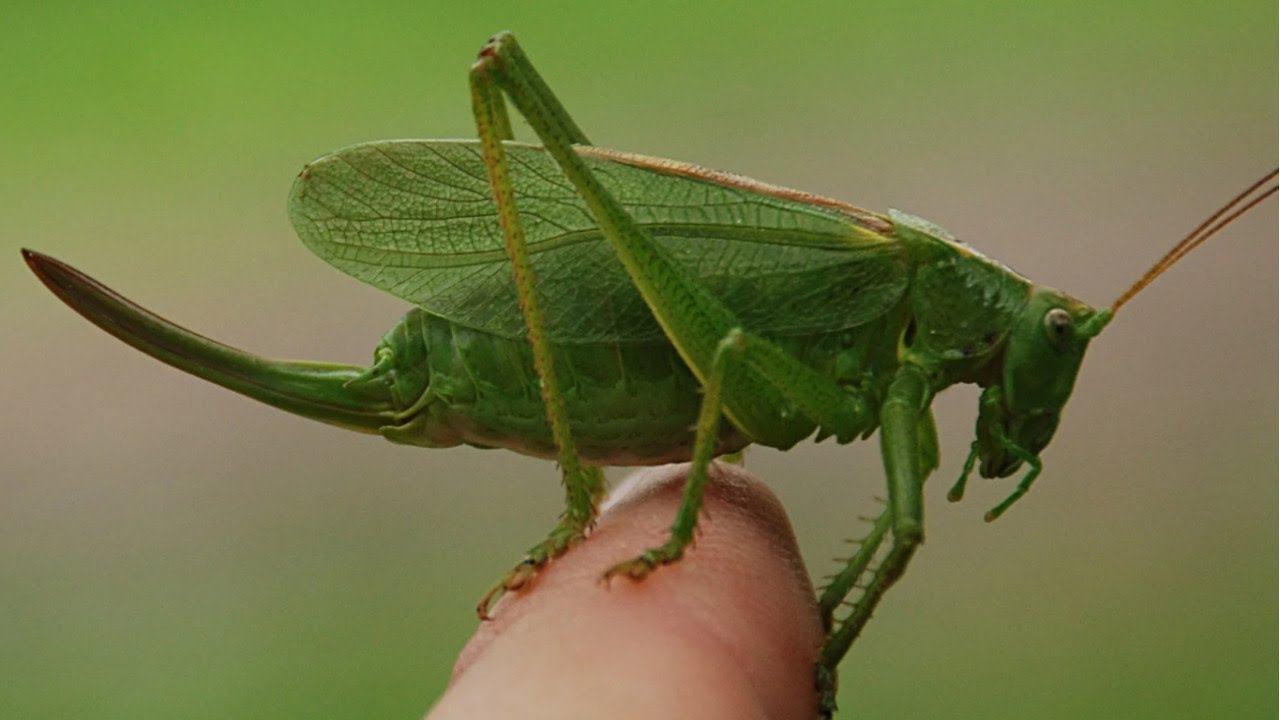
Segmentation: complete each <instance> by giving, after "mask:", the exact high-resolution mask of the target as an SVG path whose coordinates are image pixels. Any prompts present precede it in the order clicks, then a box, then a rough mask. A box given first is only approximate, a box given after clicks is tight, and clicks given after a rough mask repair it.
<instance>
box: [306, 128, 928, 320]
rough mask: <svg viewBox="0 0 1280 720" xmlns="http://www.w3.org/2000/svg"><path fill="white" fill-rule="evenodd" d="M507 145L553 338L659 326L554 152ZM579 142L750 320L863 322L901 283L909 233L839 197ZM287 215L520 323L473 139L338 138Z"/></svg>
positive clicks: (386, 280)
mask: <svg viewBox="0 0 1280 720" xmlns="http://www.w3.org/2000/svg"><path fill="white" fill-rule="evenodd" d="M507 153H508V158H509V162H510V165H511V174H512V180H513V183H514V184H515V188H516V197H517V204H518V206H519V210H520V217H521V222H522V224H523V227H524V229H525V233H526V239H527V242H528V245H529V252H530V255H531V257H532V259H533V267H534V273H535V275H536V277H537V281H538V288H539V292H540V294H541V298H542V307H543V312H544V313H545V315H546V322H547V328H548V332H549V334H550V336H551V338H552V340H554V341H556V342H558V343H595V342H637V341H650V340H654V339H657V338H659V337H660V336H661V334H662V331H661V329H660V328H659V327H658V324H657V322H656V321H655V320H654V319H653V316H652V315H651V313H650V312H649V309H648V308H647V307H646V306H645V304H644V301H643V299H642V298H641V297H640V294H639V292H637V291H636V289H635V288H634V286H633V285H632V284H631V282H630V280H629V279H628V276H627V274H626V271H625V270H624V269H623V267H622V264H621V263H620V262H619V261H618V259H617V258H616V257H615V256H614V254H613V251H612V250H611V248H610V246H609V243H608V241H607V240H606V238H604V236H603V235H602V233H601V232H600V230H599V228H597V227H596V224H595V222H594V221H593V220H592V218H591V216H590V214H589V213H588V211H587V207H586V204H585V203H584V202H583V201H582V199H581V198H580V197H579V196H578V195H577V193H576V192H575V191H574V189H573V187H572V186H571V185H570V184H569V182H568V180H567V179H566V178H565V177H564V176H563V175H561V174H560V172H559V169H558V167H557V166H556V164H555V162H554V160H553V159H552V158H551V157H550V156H549V155H548V154H547V153H546V152H545V151H543V149H542V148H540V147H537V146H530V145H523V144H518V143H508V145H507ZM583 154H584V158H585V160H586V161H587V164H588V166H589V167H590V168H591V170H592V171H593V172H594V173H595V174H596V175H598V176H599V177H600V179H601V181H602V182H603V184H604V186H605V187H606V188H607V189H608V190H609V191H610V192H612V193H613V194H614V195H615V196H616V197H617V198H618V199H619V200H620V201H621V202H622V204H623V205H624V206H625V207H626V208H627V210H628V211H629V212H630V213H631V215H632V216H633V217H634V218H635V219H636V221H637V222H639V224H640V225H641V226H643V227H644V228H646V229H647V230H648V231H649V233H650V234H651V235H652V236H653V238H654V239H655V241H656V242H657V243H658V244H659V245H661V246H662V247H663V248H664V249H665V250H666V251H667V253H668V254H669V256H670V257H671V258H672V259H673V260H674V261H675V262H677V263H679V264H681V265H683V266H684V267H686V268H688V270H689V272H690V273H692V274H693V275H695V276H697V277H698V278H700V279H701V281H702V282H704V283H705V284H706V286H707V287H708V288H709V289H710V290H711V291H712V292H713V293H714V294H715V295H716V296H717V297H719V298H720V299H721V300H722V301H723V302H724V303H725V304H726V305H727V306H728V307H729V308H730V309H732V310H733V312H734V313H735V314H736V316H737V317H738V319H739V320H741V321H742V323H743V325H744V327H745V328H747V329H748V330H751V331H753V332H757V333H762V334H771V335H799V334H806V333H816V332H829V331H835V330H840V329H844V328H849V327H854V326H857V325H860V324H862V323H865V322H868V321H870V320H872V319H874V318H876V317H878V316H880V315H881V314H883V313H884V312H885V311H886V310H887V309H888V308H889V307H891V306H892V305H893V304H894V303H895V302H896V301H897V300H898V299H899V298H900V297H901V295H902V293H903V291H904V289H905V287H906V282H907V280H906V270H905V267H906V265H905V262H906V260H905V255H904V252H903V248H902V246H901V244H900V243H899V242H897V241H896V240H895V239H893V237H892V236H891V235H889V234H881V233H880V232H877V231H874V230H871V229H868V228H867V227H866V225H867V223H866V222H859V221H858V218H857V217H854V216H851V215H850V214H849V213H848V212H844V211H842V210H840V209H839V208H834V207H828V206H824V205H822V204H819V203H816V202H812V201H808V200H806V199H805V197H804V196H802V195H800V194H798V193H796V194H794V195H795V196H794V197H788V196H786V195H785V194H783V193H780V192H775V191H776V190H778V189H776V188H767V186H760V187H761V188H765V190H757V189H753V187H752V186H751V185H749V184H745V183H744V182H734V181H733V180H732V179H726V178H731V176H723V175H719V174H716V173H710V172H707V173H705V174H699V173H698V172H696V171H697V170H698V169H697V168H693V166H688V165H676V164H672V165H659V164H656V163H659V162H661V161H655V164H652V165H649V166H646V164H645V162H644V159H643V158H637V157H636V156H619V157H626V158H627V159H629V160H630V162H622V161H619V160H617V159H614V158H610V157H607V156H603V155H601V154H599V153H594V152H591V151H588V150H586V149H584V151H583ZM672 168H675V169H674V170H673V169H672ZM691 168H692V169H693V171H691V170H690V169H691ZM739 180H740V179H739ZM746 183H749V181H746ZM289 214H290V218H291V219H292V221H293V225H294V227H295V229H296V230H297V232H298V234H299V236H301V238H302V240H303V242H304V243H306V245H307V247H309V248H310V249H311V250H312V251H313V252H315V253H316V254H317V255H319V256H320V257H321V258H323V259H325V260H326V261H328V262H329V263H331V264H332V265H334V266H335V267H337V268H338V269H340V270H342V271H343V272H346V273H348V274H350V275H352V276H353V277H355V278H357V279H359V280H362V281H364V282H366V283H369V284H370V285H373V286H375V287H378V288H381V289H383V290H386V291H387V292H390V293H391V294H393V295H396V296H397V297H400V298H403V299H404V300H407V301H409V302H411V303H414V304H416V305H419V306H421V307H423V308H425V309H426V310H428V311H429V312H431V313H434V314H437V315H440V316H442V317H445V318H448V319H450V320H453V321H455V322H457V323H459V324H462V325H466V326H469V327H473V328H477V329H481V330H485V331H488V332H492V333H495V334H499V335H503V336H508V337H518V336H521V335H522V334H523V333H524V321H523V319H522V317H521V314H520V310H519V304H518V301H517V298H516V292H515V285H514V283H513V281H512V276H511V267H510V265H509V263H508V261H507V257H506V254H505V251H504V241H503V237H502V231H501V228H500V227H499V226H498V222H497V215H496V213H495V210H494V204H493V199H492V194H491V191H490V189H489V186H488V182H487V176H486V173H485V167H484V163H483V161H482V159H481V155H480V148H479V145H478V144H477V143H476V142H468V141H440V140H397V141H384V142H376V143H368V144H364V145H356V146H353V147H349V148H345V149H343V150H339V151H337V152H335V153H333V154H332V155H328V156H326V157H323V158H321V159H319V160H317V161H316V162H314V163H312V164H310V165H308V166H307V167H306V168H305V169H304V170H303V171H302V173H301V174H300V175H299V176H298V179H297V181H296V182H295V183H294V186H293V191H292V193H291V197H290V203H289ZM865 217H868V218H874V217H875V216H872V215H871V214H869V213H867V214H865Z"/></svg>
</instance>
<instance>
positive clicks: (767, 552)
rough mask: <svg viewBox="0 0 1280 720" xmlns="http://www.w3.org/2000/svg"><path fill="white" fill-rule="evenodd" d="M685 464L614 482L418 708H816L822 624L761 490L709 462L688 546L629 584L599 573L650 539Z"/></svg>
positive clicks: (661, 532)
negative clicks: (588, 522) (570, 539)
mask: <svg viewBox="0 0 1280 720" xmlns="http://www.w3.org/2000/svg"><path fill="white" fill-rule="evenodd" d="M687 470H688V467H687V466H684V465H676V466H664V467H658V468H650V469H646V470H644V471H641V472H638V473H636V474H635V475H633V476H631V477H630V478H628V479H627V480H626V481H624V483H622V485H620V487H619V488H618V489H617V490H616V491H615V492H614V494H613V497H612V498H611V499H610V500H609V501H608V502H607V503H606V505H605V506H604V511H603V514H602V516H601V517H600V520H599V523H598V524H597V526H596V528H595V530H594V531H593V532H592V533H591V536H590V538H589V540H588V541H587V542H584V543H582V544H581V545H578V546H577V547H575V548H574V551H573V552H570V553H566V554H565V555H564V556H562V557H560V558H558V559H556V560H555V561H554V562H552V563H550V564H549V565H548V566H547V567H546V569H544V570H543V571H542V572H541V573H539V574H538V577H537V580H536V586H537V592H527V593H513V594H508V595H506V596H504V597H503V599H502V600H501V601H500V602H499V603H498V604H497V605H496V606H495V607H494V611H493V619H492V620H490V621H488V622H484V623H482V624H481V625H480V626H479V628H478V629H477V631H476V633H475V635H474V636H473V637H472V638H471V640H470V641H469V642H468V644H467V646H466V647H465V648H464V649H463V651H462V653H461V655H460V656H459V658H458V662H457V665H456V666H455V668H454V672H453V677H452V679H451V681H450V684H449V687H448V689H447V690H446V691H445V694H444V696H443V697H442V698H441V699H440V700H439V702H438V703H437V705H436V707H435V708H433V709H432V711H431V712H430V713H429V714H428V718H429V719H430V720H452V719H453V718H476V717H520V718H530V719H537V718H557V719H564V718H599V717H610V718H618V719H620V720H629V719H631V718H636V719H638V718H655V717H667V718H678V717H698V718H707V719H710V720H715V719H718V718H725V719H728V718H735V719H739V718H746V719H751V718H761V719H764V718H769V719H771V720H791V719H793V718H794V719H796V720H801V719H803V720H810V719H811V718H813V717H816V716H817V714H818V707H817V701H818V694H817V692H816V691H815V689H814V678H813V666H814V662H815V660H816V658H817V655H818V648H819V646H820V645H821V644H822V641H823V638H824V632H823V629H822V624H821V622H820V620H819V616H818V607H817V604H816V602H815V600H814V596H813V588H812V586H811V585H810V583H809V579H808V577H807V575H806V574H805V571H804V566H803V564H802V562H801V560H800V554H799V550H798V548H797V547H796V543H795V537H794V535H793V534H792V531H791V526H790V524H789V523H788V521H787V518H786V515H785V513H784V511H783V509H782V506H781V504H780V503H779V502H778V500H777V498H776V497H774V495H773V494H772V493H771V492H770V491H769V490H768V488H766V487H765V486H764V484H763V483H761V482H760V481H759V480H757V479H755V478H754V477H752V476H751V475H750V474H748V473H747V472H745V471H744V470H742V469H741V468H739V467H737V466H732V465H725V464H722V463H716V464H715V465H714V466H713V468H712V472H711V473H710V478H709V482H708V484H707V489H706V501H705V505H704V506H703V511H702V517H701V518H700V522H699V523H698V534H697V537H696V540H695V545H694V548H693V549H692V550H691V551H690V552H688V553H687V554H686V555H685V557H684V559H683V560H682V561H681V562H679V563H676V564H674V565H671V566H670V567H668V568H666V569H664V571H663V572H660V573H655V574H653V575H652V576H651V577H649V578H647V579H646V580H645V582H643V583H637V582H631V581H629V580H627V579H626V578H614V579H613V580H612V581H611V582H609V583H608V586H607V587H606V586H605V585H604V584H602V581H601V574H602V572H603V570H604V569H607V568H609V567H610V566H611V565H612V564H613V563H615V562H617V559H618V558H620V557H630V556H632V555H634V554H635V553H636V552H637V551H638V549H643V548H645V547H649V546H651V545H653V544H654V541H655V540H658V539H661V538H663V537H665V535H666V534H667V533H668V528H669V526H670V523H671V517H672V514H673V513H674V511H675V508H676V506H677V505H679V503H680V496H681V488H682V485H683V484H684V481H685V477H686V473H687Z"/></svg>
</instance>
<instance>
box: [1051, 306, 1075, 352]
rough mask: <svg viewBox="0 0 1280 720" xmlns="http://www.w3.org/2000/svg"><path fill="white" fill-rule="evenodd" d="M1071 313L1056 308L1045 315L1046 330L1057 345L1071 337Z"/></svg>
mask: <svg viewBox="0 0 1280 720" xmlns="http://www.w3.org/2000/svg"><path fill="white" fill-rule="evenodd" d="M1071 325H1072V320H1071V313H1068V312H1067V311H1066V310H1063V309H1062V308H1054V309H1052V310H1050V311H1049V312H1047V313H1045V315H1044V331H1045V333H1046V334H1048V336H1049V340H1051V341H1053V343H1054V344H1055V345H1062V344H1065V343H1066V342H1067V340H1068V339H1070V338H1071Z"/></svg>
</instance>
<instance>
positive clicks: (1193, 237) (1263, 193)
mask: <svg viewBox="0 0 1280 720" xmlns="http://www.w3.org/2000/svg"><path fill="white" fill-rule="evenodd" d="M1278 172H1280V171H1277V170H1272V171H1271V172H1270V173H1268V174H1267V175H1265V176H1264V177H1263V178H1262V179H1261V180H1259V181H1257V182H1255V183H1254V184H1252V185H1250V186H1249V187H1248V188H1247V189H1246V190H1245V191H1244V192H1242V193H1240V194H1239V195H1237V196H1235V197H1234V198H1232V199H1231V201H1230V202H1228V203H1227V204H1226V205H1223V206H1222V207H1221V208H1219V209H1218V211H1217V212H1215V213H1214V214H1212V215H1210V216H1209V217H1208V218H1206V219H1205V221H1204V222H1202V223H1200V225H1199V226H1198V227H1196V229H1195V230H1192V231H1191V232H1190V233H1189V234H1188V235H1187V236H1186V237H1185V238H1183V239H1182V241H1181V242H1179V243H1178V244H1177V245H1174V246H1173V249H1172V250H1170V251H1169V252H1168V253H1167V254H1166V255H1165V256H1164V257H1162V258H1160V261H1159V262H1157V263H1156V264H1155V265H1152V266H1151V269H1150V270H1148V271H1147V273H1146V274H1145V275H1143V276H1142V277H1141V278H1140V279H1139V280H1138V282H1136V283H1134V284H1133V287H1131V288H1129V289H1128V290H1126V291H1125V292H1124V294H1123V295H1121V296H1120V297H1118V298H1116V301H1115V302H1113V303H1111V314H1112V315H1114V314H1115V312H1116V311H1117V310H1119V309H1120V306H1121V305H1124V304H1125V303H1127V302H1129V300H1131V299H1132V298H1133V296H1134V295H1137V294H1138V293H1139V292H1142V289H1143V288H1145V287H1146V286H1148V285H1150V284H1151V282H1152V281H1153V280H1155V279H1156V278H1157V277H1160V275H1161V274H1162V273H1164V271H1165V270H1168V269H1169V268H1171V267H1173V265H1174V264H1175V263H1177V262H1178V261H1179V260H1181V259H1182V258H1184V257H1186V255H1187V253H1189V252H1191V251H1192V250H1195V249H1196V248H1197V247H1199V246H1200V245H1201V244H1202V243H1203V242H1204V241H1205V240H1208V239H1209V238H1211V237H1213V236H1214V235H1215V234H1217V232H1218V231H1219V230H1221V229H1222V228H1224V227H1226V226H1227V225H1230V224H1231V222H1232V221H1234V220H1235V219H1236V218H1238V217H1240V216H1241V215H1243V214H1245V213H1246V212H1248V211H1249V210H1250V209H1251V208H1253V207H1254V206H1255V205H1257V204H1258V203H1260V202H1262V201H1263V200H1265V199H1267V198H1268V197H1270V196H1272V195H1275V194H1276V190H1277V186H1276V185H1275V184H1272V185H1271V187H1269V188H1267V189H1265V190H1260V189H1261V188H1262V187H1263V186H1264V185H1267V184H1268V183H1273V182H1274V181H1275V179H1276V176H1277V174H1278ZM1108 319H1109V318H1108Z"/></svg>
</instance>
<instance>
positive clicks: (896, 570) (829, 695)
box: [817, 365, 936, 717]
mask: <svg viewBox="0 0 1280 720" xmlns="http://www.w3.org/2000/svg"><path fill="white" fill-rule="evenodd" d="M932 398H933V392H932V390H931V388H930V387H929V382H928V378H927V377H926V376H925V373H924V372H923V371H922V370H921V369H919V368H917V367H915V366H912V365H904V366H903V367H901V368H899V370H898V371H897V373H896V374H895V375H894V379H893V382H892V383H891V384H890V385H889V391H888V394H887V395H886V398H885V401H884V404H883V405H882V406H881V408H880V452H881V455H882V457H883V460H884V469H885V474H886V476H887V478H888V482H889V508H888V509H887V510H886V511H885V512H886V514H887V515H888V516H889V518H890V522H889V523H888V524H889V525H891V527H892V528H893V544H892V546H891V548H890V550H889V554H888V555H887V556H886V557H885V559H884V561H883V562H881V563H880V566H879V567H878V568H876V570H875V572H874V573H873V574H872V576H871V580H870V582H869V583H868V584H867V586H866V588H865V589H864V590H863V593H862V597H860V598H858V602H857V603H855V604H854V606H853V611H852V612H851V613H850V614H849V616H848V617H847V618H845V619H844V621H843V622H841V623H840V625H839V627H837V628H836V629H835V630H834V631H832V632H831V634H830V635H828V636H827V640H826V642H825V643H823V645H822V651H821V653H820V654H819V657H818V667H817V682H818V689H819V692H820V693H821V705H820V709H821V711H822V712H823V713H824V716H827V717H829V716H830V715H831V713H832V712H834V711H835V707H836V703H835V699H836V698H835V690H836V686H835V677H836V665H838V664H839V663H840V660H841V658H843V657H844V656H845V653H847V652H848V651H849V647H850V646H851V645H852V644H853V641H854V640H856V639H857V637H858V635H859V633H861V632H862V628H863V626H865V625H866V624H867V621H868V620H870V619H871V613H872V612H874V611H875V608H876V605H878V604H879V603H880V599H881V598H882V597H884V593H885V592H886V591H887V590H888V589H889V588H890V587H891V586H892V585H893V584H894V582H896V581H897V580H898V578H900V577H902V573H903V572H905V571H906V569H907V563H909V562H910V561H911V556H912V555H914V554H915V551H916V548H917V547H919V545H920V543H921V542H923V541H924V500H923V498H924V495H923V492H922V490H923V486H924V480H925V477H926V476H927V475H928V474H929V472H930V471H932V470H933V469H934V468H933V466H934V465H935V464H936V462H935V460H934V457H935V456H936V450H934V449H933V448H931V447H929V440H928V438H927V437H922V435H926V433H925V432H922V428H926V427H927V428H931V427H932V420H931V417H932V416H931V415H930V410H929V402H930V401H931V400H932ZM883 525H884V523H883V520H878V521H877V522H876V525H875V528H873V535H874V536H875V543H876V544H878V543H879V538H880V535H876V533H875V530H876V529H879V532H880V533H881V534H882V533H883V531H884V528H883ZM866 559H867V560H868V561H869V560H870V557H869V556H868V557H867V558H866ZM864 567H865V566H864ZM859 574H861V571H860V570H859ZM855 579H856V578H855ZM824 600H825V598H824ZM824 604H825V603H824Z"/></svg>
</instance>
